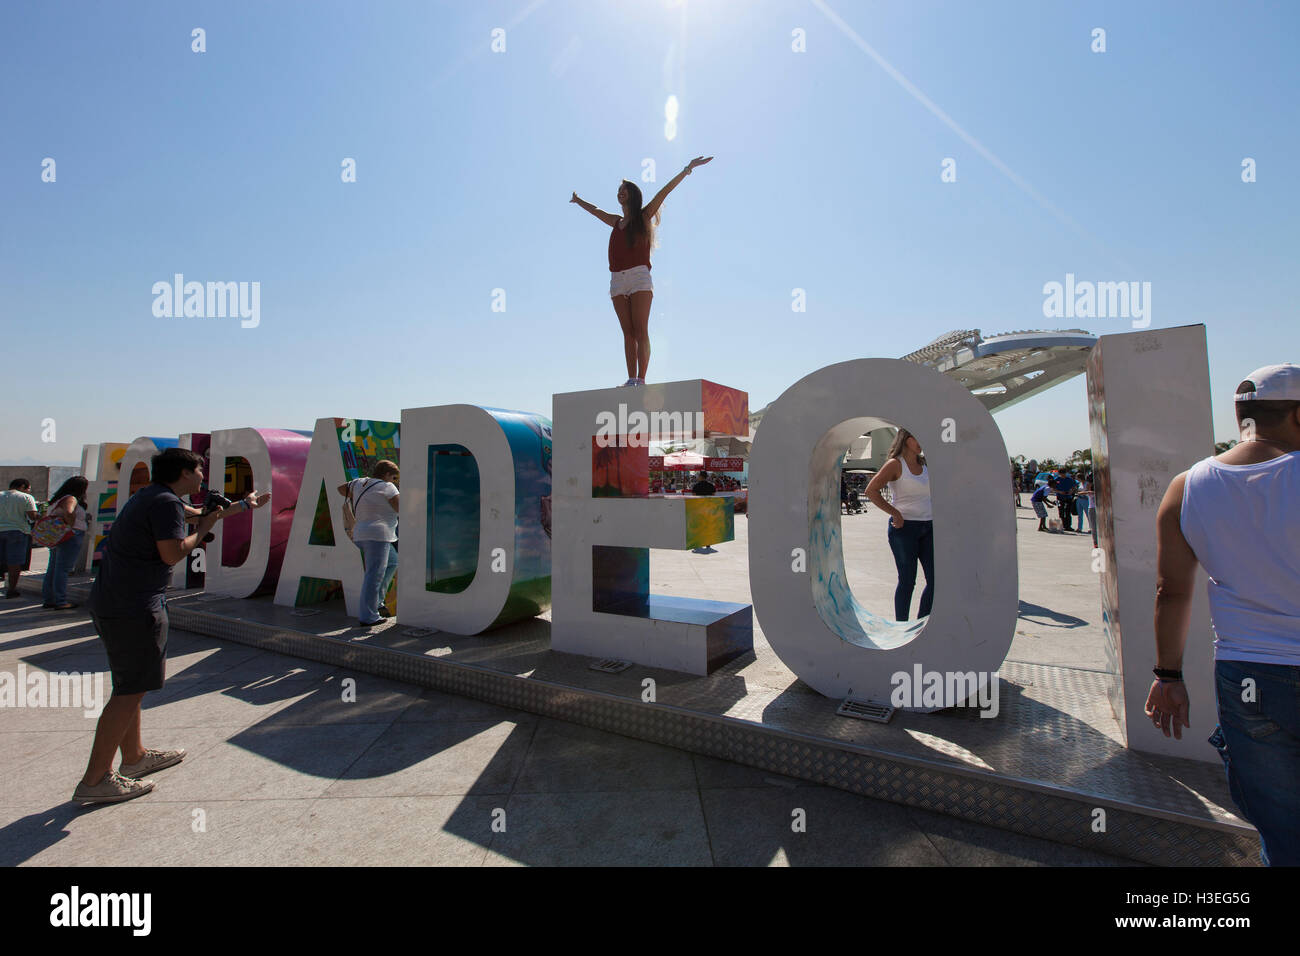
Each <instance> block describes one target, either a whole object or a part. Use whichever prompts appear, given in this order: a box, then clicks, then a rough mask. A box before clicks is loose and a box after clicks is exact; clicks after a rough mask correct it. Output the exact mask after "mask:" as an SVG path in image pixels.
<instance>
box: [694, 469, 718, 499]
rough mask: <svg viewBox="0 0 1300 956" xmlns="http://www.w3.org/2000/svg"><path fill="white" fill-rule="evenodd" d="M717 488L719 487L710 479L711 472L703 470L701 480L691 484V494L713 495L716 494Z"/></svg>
mask: <svg viewBox="0 0 1300 956" xmlns="http://www.w3.org/2000/svg"><path fill="white" fill-rule="evenodd" d="M717 490H718V489H717V488H716V487H715V486H714V484H713V482H711V481H709V473H708V472H707V471H701V472H700V480H699V481H697V482H696V483H695V484H693V485H691V494H693V495H712V494H716V493H717Z"/></svg>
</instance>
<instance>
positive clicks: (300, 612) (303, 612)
mask: <svg viewBox="0 0 1300 956" xmlns="http://www.w3.org/2000/svg"><path fill="white" fill-rule="evenodd" d="M320 613H321V609H320V608H318V607H296V608H294V609H293V610H292V611H290V612H289V616H290V617H311V616H312V615H313V614H320Z"/></svg>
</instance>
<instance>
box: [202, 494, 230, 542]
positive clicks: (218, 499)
mask: <svg viewBox="0 0 1300 956" xmlns="http://www.w3.org/2000/svg"><path fill="white" fill-rule="evenodd" d="M232 503H233V502H231V500H230V499H229V498H227V497H226V496H225V495H223V494H219V493H217V492H215V491H209V492H208V497H207V500H206V501H204V502H203V513H204V514H205V515H210V514H212V512H214V511H221V510H222V509H223V508H229V507H230V506H231V504H232ZM216 537H217V536H216V535H214V534H213V533H212V532H211V531H209V532H208V533H207V534H205V535H204V536H203V543H204V544H209V543H210V542H212V541H214V540H216Z"/></svg>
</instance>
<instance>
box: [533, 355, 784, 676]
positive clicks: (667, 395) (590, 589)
mask: <svg viewBox="0 0 1300 956" xmlns="http://www.w3.org/2000/svg"><path fill="white" fill-rule="evenodd" d="M554 407H555V476H556V477H555V559H554V567H555V608H554V610H553V612H552V615H551V647H552V649H554V650H557V651H566V652H568V653H570V654H586V655H593V656H597V657H614V658H619V659H623V660H630V661H635V662H636V663H638V664H646V665H648V666H651V667H664V668H668V669H670V670H678V671H686V672H687V673H691V674H708V673H710V672H711V671H713V670H714V669H716V668H717V667H719V666H721V665H722V664H724V663H726V662H727V661H729V660H731V659H732V658H734V657H736V656H738V655H740V654H743V653H745V652H747V651H750V650H752V649H753V646H754V631H753V609H752V608H751V607H750V606H749V605H748V604H731V603H727V602H722V601H703V600H698V599H690V598H682V597H677V596H672V597H670V596H666V595H658V594H651V593H650V552H649V549H650V548H669V549H677V550H689V549H691V548H696V547H702V546H704V545H708V544H717V543H719V542H722V541H731V540H733V538H734V537H735V523H734V522H735V517H734V510H733V507H732V501H731V499H730V498H728V497H725V496H717V497H698V498H694V497H673V498H664V497H655V498H649V497H648V491H649V482H648V477H649V448H648V445H647V440H646V439H647V437H649V438H653V439H655V440H665V439H671V438H674V437H678V438H680V437H695V438H702V437H705V435H707V434H719V435H746V434H748V430H749V421H748V419H749V413H748V410H749V400H748V396H746V395H745V393H744V392H741V391H738V390H736V389H731V388H726V387H724V386H721V385H716V384H714V383H713V382H706V381H703V380H699V379H696V380H694V381H685V382H668V383H665V384H662V385H645V386H642V387H638V388H610V389H601V390H598V391H590V392H568V393H565V394H560V395H556V396H554ZM764 427H766V425H764ZM698 432H703V433H704V434H697V433H698ZM629 438H631V439H632V440H628V439H629Z"/></svg>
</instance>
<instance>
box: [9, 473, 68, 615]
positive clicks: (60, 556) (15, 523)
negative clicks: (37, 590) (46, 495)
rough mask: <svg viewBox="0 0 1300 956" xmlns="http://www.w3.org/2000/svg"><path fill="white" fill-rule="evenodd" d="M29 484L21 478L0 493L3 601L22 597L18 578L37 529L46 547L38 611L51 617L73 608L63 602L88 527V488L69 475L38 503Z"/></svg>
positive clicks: (24, 567)
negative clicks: (42, 531)
mask: <svg viewBox="0 0 1300 956" xmlns="http://www.w3.org/2000/svg"><path fill="white" fill-rule="evenodd" d="M31 488H32V484H31V482H30V481H28V480H27V479H26V478H15V479H14V480H13V481H11V482H9V489H8V490H7V491H5V492H0V564H3V565H4V567H5V572H6V575H7V578H8V581H7V584H8V587H7V589H6V591H5V598H6V599H9V600H12V599H15V598H20V597H22V592H21V591H20V590H19V588H18V580H19V576H20V575H21V574H22V572H23V571H24V570H25V569H27V568H28V567H29V566H30V564H31V553H32V547H33V540H32V539H33V534H34V533H35V532H36V530H37V527H38V526H39V525H41V524H46V525H47V526H48V527H47V529H46V533H45V534H44V535H43V540H44V539H46V538H48V539H50V540H51V543H49V544H42V545H41V546H42V547H49V549H50V556H49V563H48V564H47V565H46V570H45V577H44V579H43V580H42V583H41V598H42V599H43V603H42V605H41V606H42V607H43V608H49V609H51V610H55V611H68V610H71V609H72V608H75V607H76V606H77V605H76V604H74V603H73V602H71V601H69V600H68V575H69V574H71V573H72V570H73V566H74V565H75V564H76V561H77V556H78V555H79V554H80V553H81V544H82V540H83V539H84V538H85V536H86V530H87V528H88V527H89V525H88V524H87V522H86V507H87V505H86V491H87V490H88V489H89V488H90V482H89V481H88V480H87V479H86V478H85V477H83V476H81V475H74V476H73V477H71V478H69V479H68V480H67V481H65V482H64V483H63V484H62V485H60V486H59V488H58V490H57V491H55V492H54V494H52V495H50V499H49V501H47V502H42V503H38V502H37V501H36V499H35V498H34V497H32V494H31Z"/></svg>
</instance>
